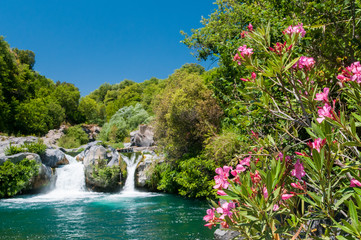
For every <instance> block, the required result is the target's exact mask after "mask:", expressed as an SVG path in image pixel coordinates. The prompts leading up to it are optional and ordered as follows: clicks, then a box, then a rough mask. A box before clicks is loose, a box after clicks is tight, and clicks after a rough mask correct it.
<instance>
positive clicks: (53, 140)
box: [42, 125, 68, 147]
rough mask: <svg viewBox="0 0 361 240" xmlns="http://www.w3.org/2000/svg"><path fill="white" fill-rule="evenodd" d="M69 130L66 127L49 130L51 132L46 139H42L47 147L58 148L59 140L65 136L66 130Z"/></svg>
mask: <svg viewBox="0 0 361 240" xmlns="http://www.w3.org/2000/svg"><path fill="white" fill-rule="evenodd" d="M67 128H68V127H67V126H66V125H61V126H60V128H59V129H53V130H49V132H48V133H47V134H46V135H45V136H44V137H42V139H43V141H44V144H45V145H47V146H52V147H56V146H57V142H58V140H59V138H61V137H62V136H64V134H65V130H66V129H67Z"/></svg>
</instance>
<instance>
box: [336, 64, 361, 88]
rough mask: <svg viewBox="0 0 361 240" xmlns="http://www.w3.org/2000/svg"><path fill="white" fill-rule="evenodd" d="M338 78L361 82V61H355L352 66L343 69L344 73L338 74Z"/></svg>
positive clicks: (343, 80) (344, 80) (345, 80)
mask: <svg viewBox="0 0 361 240" xmlns="http://www.w3.org/2000/svg"><path fill="white" fill-rule="evenodd" d="M337 79H338V80H340V81H341V82H348V81H353V82H355V81H356V82H357V83H361V65H360V62H354V63H352V64H351V66H349V67H346V69H344V70H342V74H340V75H338V76H337Z"/></svg>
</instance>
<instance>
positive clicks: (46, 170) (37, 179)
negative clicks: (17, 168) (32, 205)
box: [0, 152, 53, 192]
mask: <svg viewBox="0 0 361 240" xmlns="http://www.w3.org/2000/svg"><path fill="white" fill-rule="evenodd" d="M24 159H29V160H35V161H36V162H37V163H38V164H39V171H38V175H36V176H34V177H32V178H31V179H30V181H29V185H28V186H27V187H26V188H25V189H23V192H39V191H41V190H43V189H44V188H45V187H48V186H49V185H50V183H51V180H52V176H53V175H52V170H51V168H50V167H47V166H45V165H44V164H43V163H42V162H41V158H40V156H39V155H38V154H35V153H27V152H24V153H18V154H14V155H11V156H3V157H0V165H2V164H3V163H4V162H5V161H11V162H12V163H14V164H17V163H19V162H20V161H22V160H24Z"/></svg>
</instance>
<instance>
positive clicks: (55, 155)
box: [41, 149, 69, 168]
mask: <svg viewBox="0 0 361 240" xmlns="http://www.w3.org/2000/svg"><path fill="white" fill-rule="evenodd" d="M41 160H42V162H43V163H44V164H45V165H46V166H48V167H51V168H55V167H57V166H59V165H66V164H69V160H68V159H67V158H66V156H65V154H64V153H63V152H62V151H60V150H59V149H46V150H45V153H43V154H41Z"/></svg>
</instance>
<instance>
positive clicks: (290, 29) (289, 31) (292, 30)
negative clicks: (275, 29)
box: [282, 23, 306, 37]
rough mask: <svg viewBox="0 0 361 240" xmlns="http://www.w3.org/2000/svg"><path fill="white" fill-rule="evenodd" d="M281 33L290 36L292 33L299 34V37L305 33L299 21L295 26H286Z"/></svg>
mask: <svg viewBox="0 0 361 240" xmlns="http://www.w3.org/2000/svg"><path fill="white" fill-rule="evenodd" d="M282 33H283V34H287V35H289V36H292V35H293V34H301V37H304V36H305V35H306V31H305V29H303V23H300V24H298V25H296V26H292V25H291V26H289V27H288V28H286V29H285V30H284V31H283V32H282Z"/></svg>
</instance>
